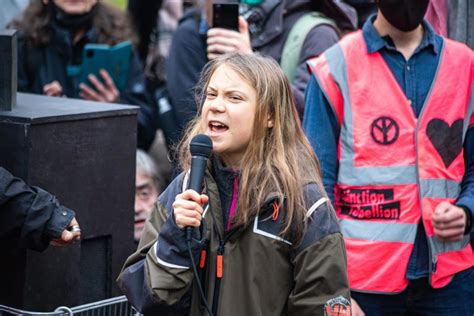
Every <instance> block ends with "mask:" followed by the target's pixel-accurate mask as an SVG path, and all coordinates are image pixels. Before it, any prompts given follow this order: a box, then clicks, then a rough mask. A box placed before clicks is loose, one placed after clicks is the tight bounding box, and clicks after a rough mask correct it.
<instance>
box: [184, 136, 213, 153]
mask: <svg viewBox="0 0 474 316" xmlns="http://www.w3.org/2000/svg"><path fill="white" fill-rule="evenodd" d="M189 149H190V151H191V156H200V157H205V158H209V157H210V156H211V153H212V140H211V138H210V137H209V136H207V135H204V134H198V135H196V136H194V137H193V139H191V143H190V144H189Z"/></svg>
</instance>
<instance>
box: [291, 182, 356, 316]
mask: <svg viewBox="0 0 474 316" xmlns="http://www.w3.org/2000/svg"><path fill="white" fill-rule="evenodd" d="M307 193H308V194H307V195H308V196H309V198H308V213H307V228H306V232H305V234H304V236H303V240H302V242H301V244H300V245H299V247H298V248H297V249H296V251H295V254H294V257H293V265H294V275H293V279H294V280H295V285H294V288H293V290H292V292H291V293H290V296H289V298H288V315H332V314H331V313H330V311H332V309H334V311H337V308H339V312H342V311H343V310H350V290H349V282H348V278H347V272H346V269H347V266H346V262H347V261H346V250H345V246H344V240H343V238H342V235H341V233H340V232H339V225H338V222H337V218H336V214H335V212H334V210H333V209H332V207H330V202H329V200H328V199H327V198H326V197H324V196H322V195H321V193H319V189H318V188H316V186H315V185H312V186H311V187H309V188H307ZM336 306H339V307H337V308H336Z"/></svg>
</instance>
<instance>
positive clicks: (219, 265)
mask: <svg viewBox="0 0 474 316" xmlns="http://www.w3.org/2000/svg"><path fill="white" fill-rule="evenodd" d="M225 242H226V240H224V242H222V241H220V242H219V248H218V249H217V256H216V279H215V282H214V295H213V298H212V314H213V315H216V316H217V307H218V305H219V294H220V291H221V279H222V276H223V275H224V247H225Z"/></svg>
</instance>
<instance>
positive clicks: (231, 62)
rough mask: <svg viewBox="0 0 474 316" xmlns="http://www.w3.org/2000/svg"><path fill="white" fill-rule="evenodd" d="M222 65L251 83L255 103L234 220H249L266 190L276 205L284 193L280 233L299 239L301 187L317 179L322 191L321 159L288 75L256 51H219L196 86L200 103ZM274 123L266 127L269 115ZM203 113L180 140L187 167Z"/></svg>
mask: <svg viewBox="0 0 474 316" xmlns="http://www.w3.org/2000/svg"><path fill="white" fill-rule="evenodd" d="M222 65H225V66H227V67H229V68H231V69H232V70H234V71H235V72H236V73H237V74H239V75H240V77H241V78H242V79H243V80H245V81H247V82H248V83H249V84H250V86H252V87H254V88H255V90H256V92H257V109H256V113H255V118H254V124H253V134H252V137H251V139H250V142H249V145H248V147H247V150H246V152H245V154H244V157H243V159H242V162H241V169H240V172H241V174H240V192H239V200H238V204H237V213H236V215H235V218H234V221H235V224H237V225H239V224H243V225H248V224H249V222H250V220H251V219H252V218H253V217H255V216H256V215H257V214H258V212H259V210H260V209H261V206H262V205H263V203H264V202H265V199H266V198H267V196H268V194H270V193H273V192H278V193H279V195H280V197H281V198H280V205H282V203H281V202H282V201H283V197H285V198H286V200H285V204H284V208H283V209H284V210H285V214H286V217H285V224H284V228H283V230H282V235H283V236H286V237H290V234H291V236H292V237H293V238H294V240H295V241H296V242H298V241H300V239H301V236H302V234H303V231H304V216H305V213H306V211H307V210H306V207H305V203H304V196H303V187H304V185H305V184H308V183H311V182H312V183H316V184H317V185H318V186H319V187H320V189H321V192H324V189H323V186H322V181H321V174H320V168H319V162H318V160H317V158H316V155H315V154H314V152H313V149H312V148H311V146H310V144H309V142H308V140H307V138H306V136H305V135H304V133H303V130H302V128H301V124H300V121H299V118H298V114H297V111H296V106H295V101H294V97H293V94H292V92H291V87H290V84H289V82H288V79H287V77H286V75H285V74H284V73H283V71H282V70H281V68H280V66H279V65H278V64H277V63H276V62H275V61H274V60H273V59H270V58H266V57H262V56H260V55H258V54H252V55H243V54H229V55H223V56H220V57H219V58H216V59H214V60H212V61H210V62H209V63H208V64H207V65H206V67H205V68H204V69H203V72H202V74H201V78H200V81H199V84H198V87H197V97H198V100H197V102H198V104H200V105H202V104H203V102H204V100H205V98H206V90H207V86H208V84H209V81H210V78H211V76H212V74H213V73H214V71H215V70H216V69H217V68H218V67H220V66H222ZM269 118H271V120H272V121H273V127H271V128H269V127H267V122H268V119H269ZM200 120H201V117H200V115H198V117H196V118H195V119H194V121H193V122H192V123H191V125H190V127H189V128H188V131H187V133H186V135H185V137H184V139H183V141H182V142H181V144H180V146H179V155H180V163H181V167H182V168H183V170H189V168H190V162H191V155H190V152H189V143H190V141H191V139H192V138H193V137H194V136H195V135H197V134H199V133H203V132H204V131H203V130H202V124H200Z"/></svg>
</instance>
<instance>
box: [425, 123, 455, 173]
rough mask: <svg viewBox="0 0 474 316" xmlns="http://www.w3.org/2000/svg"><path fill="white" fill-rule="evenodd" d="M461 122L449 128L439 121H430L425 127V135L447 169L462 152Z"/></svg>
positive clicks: (446, 124)
mask: <svg viewBox="0 0 474 316" xmlns="http://www.w3.org/2000/svg"><path fill="white" fill-rule="evenodd" d="M462 130H463V120H462V119H459V120H456V121H454V122H453V124H452V125H451V126H449V124H448V123H446V122H445V121H443V120H441V119H432V120H431V121H430V122H429V123H428V126H427V127H426V134H427V135H428V138H429V139H430V141H431V143H432V144H433V146H434V148H435V149H436V150H437V151H438V154H439V155H440V156H441V159H443V162H444V165H445V166H446V168H448V167H449V166H450V165H451V163H452V162H453V161H454V159H456V157H457V156H458V155H459V154H460V153H461V150H462Z"/></svg>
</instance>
